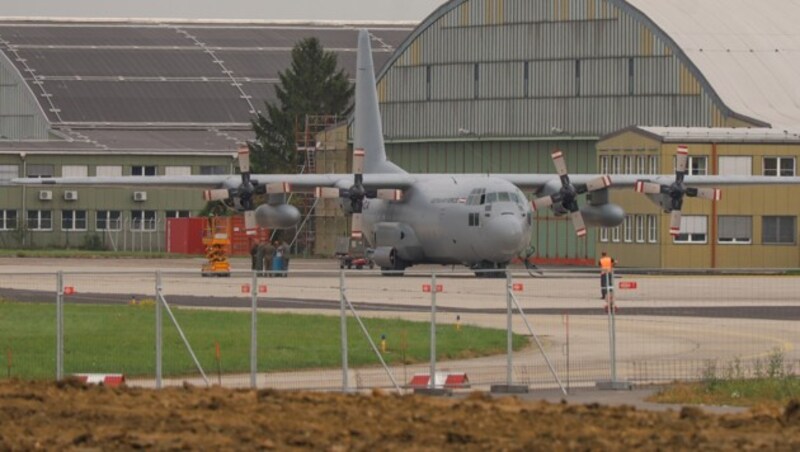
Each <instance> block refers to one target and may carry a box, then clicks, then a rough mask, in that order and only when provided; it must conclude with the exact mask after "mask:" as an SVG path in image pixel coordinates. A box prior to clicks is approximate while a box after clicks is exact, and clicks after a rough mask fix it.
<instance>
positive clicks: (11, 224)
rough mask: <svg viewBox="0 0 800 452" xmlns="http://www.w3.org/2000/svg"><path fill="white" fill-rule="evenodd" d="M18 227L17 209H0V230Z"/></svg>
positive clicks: (11, 229) (10, 229)
mask: <svg viewBox="0 0 800 452" xmlns="http://www.w3.org/2000/svg"><path fill="white" fill-rule="evenodd" d="M14 229H17V211H16V210H0V231H13V230H14Z"/></svg>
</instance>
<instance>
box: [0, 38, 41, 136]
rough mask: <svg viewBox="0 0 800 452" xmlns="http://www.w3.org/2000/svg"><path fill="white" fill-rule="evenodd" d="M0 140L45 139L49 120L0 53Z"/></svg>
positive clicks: (9, 63) (5, 57) (17, 74)
mask: <svg viewBox="0 0 800 452" xmlns="http://www.w3.org/2000/svg"><path fill="white" fill-rule="evenodd" d="M0 139H12V140H26V139H27V140H30V139H34V140H46V139H48V121H47V119H46V118H45V117H44V114H43V113H42V111H41V110H40V109H39V104H38V103H37V102H36V100H35V99H34V98H33V93H31V91H30V90H29V89H28V87H27V85H25V82H24V81H23V80H22V79H21V77H20V75H19V73H18V72H17V71H16V69H14V66H13V65H12V64H11V62H10V61H8V57H7V56H6V55H5V54H4V53H2V52H0Z"/></svg>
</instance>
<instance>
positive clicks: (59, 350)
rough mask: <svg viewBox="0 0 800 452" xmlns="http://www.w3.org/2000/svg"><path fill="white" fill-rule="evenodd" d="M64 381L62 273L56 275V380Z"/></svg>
mask: <svg viewBox="0 0 800 452" xmlns="http://www.w3.org/2000/svg"><path fill="white" fill-rule="evenodd" d="M63 379H64V272H62V271H60V270H59V271H58V273H56V380H57V381H61V380H63Z"/></svg>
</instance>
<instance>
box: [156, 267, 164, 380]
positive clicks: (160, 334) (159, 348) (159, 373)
mask: <svg viewBox="0 0 800 452" xmlns="http://www.w3.org/2000/svg"><path fill="white" fill-rule="evenodd" d="M161 290H162V287H161V271H160V270H157V271H156V389H161V386H162V384H163V368H162V363H163V361H164V359H163V355H162V352H163V349H164V331H163V322H162V320H161V303H162V301H161V300H162V298H163V297H162V294H161Z"/></svg>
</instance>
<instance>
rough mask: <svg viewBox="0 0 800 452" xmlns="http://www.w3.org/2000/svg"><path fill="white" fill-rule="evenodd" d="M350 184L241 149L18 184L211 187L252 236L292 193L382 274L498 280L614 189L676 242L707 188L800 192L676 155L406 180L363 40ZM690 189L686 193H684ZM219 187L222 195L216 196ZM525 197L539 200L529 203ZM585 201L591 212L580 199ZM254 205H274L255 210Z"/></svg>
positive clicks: (599, 217)
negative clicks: (226, 156) (234, 167)
mask: <svg viewBox="0 0 800 452" xmlns="http://www.w3.org/2000/svg"><path fill="white" fill-rule="evenodd" d="M355 102H356V104H355V120H354V121H355V122H354V127H355V131H354V149H355V150H354V152H353V174H269V175H265V174H251V173H250V164H249V150H248V147H247V146H246V145H245V146H243V147H242V148H240V149H239V165H240V173H241V174H240V175H213V176H201V175H197V176H150V177H147V176H144V177H143V176H124V177H115V178H110V177H85V178H52V179H15V180H14V182H15V183H21V184H58V185H101V186H113V185H116V186H147V185H149V186H177V187H197V188H200V187H204V188H210V189H208V190H205V191H204V197H205V199H206V200H222V201H225V202H226V203H227V204H228V205H229V206H231V207H233V208H236V209H237V210H239V211H243V212H244V213H245V221H246V225H247V227H248V228H253V227H255V226H256V225H259V226H262V227H267V228H288V227H292V226H294V225H296V224H297V223H298V222H299V221H300V212H299V211H298V210H297V209H296V208H295V207H293V206H291V205H289V204H287V203H286V194H287V193H290V192H306V193H315V195H316V196H317V197H320V198H339V199H341V201H342V207H343V209H344V211H345V213H346V214H348V215H350V216H351V217H352V218H351V220H352V221H351V223H352V230H351V232H352V235H353V236H354V237H362V236H363V237H364V238H365V239H366V240H367V242H368V243H369V244H370V246H371V247H372V248H373V249H374V255H373V259H374V261H375V263H376V264H377V265H379V266H380V267H381V269H382V271H383V273H384V274H402V272H403V270H404V269H406V268H407V267H410V266H412V265H415V264H421V263H433V264H448V265H449V264H458V265H465V266H467V267H469V268H471V269H474V270H476V274H479V275H480V274H489V275H492V276H495V275H499V274H501V273H502V269H504V268H505V267H506V265H508V263H509V262H511V260H513V259H515V258H517V257H522V258H523V259H525V260H526V261H527V258H528V257H529V255H526V250H527V249H528V247H529V243H530V238H531V230H532V228H533V226H534V224H533V211H534V210H536V209H544V208H550V209H552V210H553V211H554V212H555V213H556V214H557V215H568V216H569V217H570V219H571V220H572V223H573V225H574V227H575V232H576V234H577V235H578V236H584V235H585V234H586V225H594V226H606V227H613V226H617V225H619V224H620V223H621V222H622V221H623V219H624V215H625V213H624V211H623V209H622V208H621V207H620V206H618V205H616V204H613V203H611V202H610V200H609V188H610V187H612V182H613V188H628V189H631V188H633V189H636V190H637V191H639V192H642V193H644V194H646V195H647V196H649V197H650V198H651V200H652V201H653V202H655V203H656V204H657V205H659V206H661V207H662V208H663V210H664V211H665V212H671V221H670V231H671V232H672V233H673V234H677V233H678V232H679V231H680V213H681V207H682V205H683V198H684V196H689V197H698V198H704V199H708V200H712V201H713V200H719V199H720V192H719V190H717V189H715V188H708V187H707V186H709V185H712V184H715V185H727V184H782V183H800V178H796V177H794V178H774V177H741V176H739V177H734V176H730V177H725V176H686V167H687V160H688V150H687V149H686V148H685V147H680V148H679V149H678V154H677V158H676V171H675V175H674V176H672V175H656V176H653V175H614V176H613V181H612V178H611V177H610V176H607V175H597V174H594V175H590V174H580V175H572V176H571V175H569V174H568V171H567V165H566V161H565V156H564V154H563V153H562V152H560V151H556V152H554V153H553V154H552V158H553V163H554V165H555V169H556V173H557V176H556V175H552V174H410V173H408V172H406V171H404V170H402V169H401V168H399V167H398V166H397V165H395V164H394V163H392V162H390V161H388V160H387V159H386V152H385V149H384V142H383V132H382V130H381V117H380V111H379V109H378V98H377V92H376V87H375V72H374V68H373V62H372V54H371V49H370V37H369V34H368V32H367V31H366V30H362V31H361V32H360V33H359V37H358V56H357V75H356V101H355ZM689 182H691V184H692V185H693V186H700V187H702V188H696V187H689V186H688V185H687V183H689ZM212 187H214V188H212ZM525 192H529V193H533V194H535V195H536V198H535V199H534V201H533V202H532V203H529V202H528V201H527V198H526V195H525ZM583 193H589V195H588V196H587V200H588V204H587V205H584V206H583V207H581V206H579V205H578V202H577V200H578V196H579V195H581V194H583ZM255 195H268V196H266V199H267V201H266V202H264V203H262V204H260V205H256V204H257V203H256V200H255V198H254V196H255Z"/></svg>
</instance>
